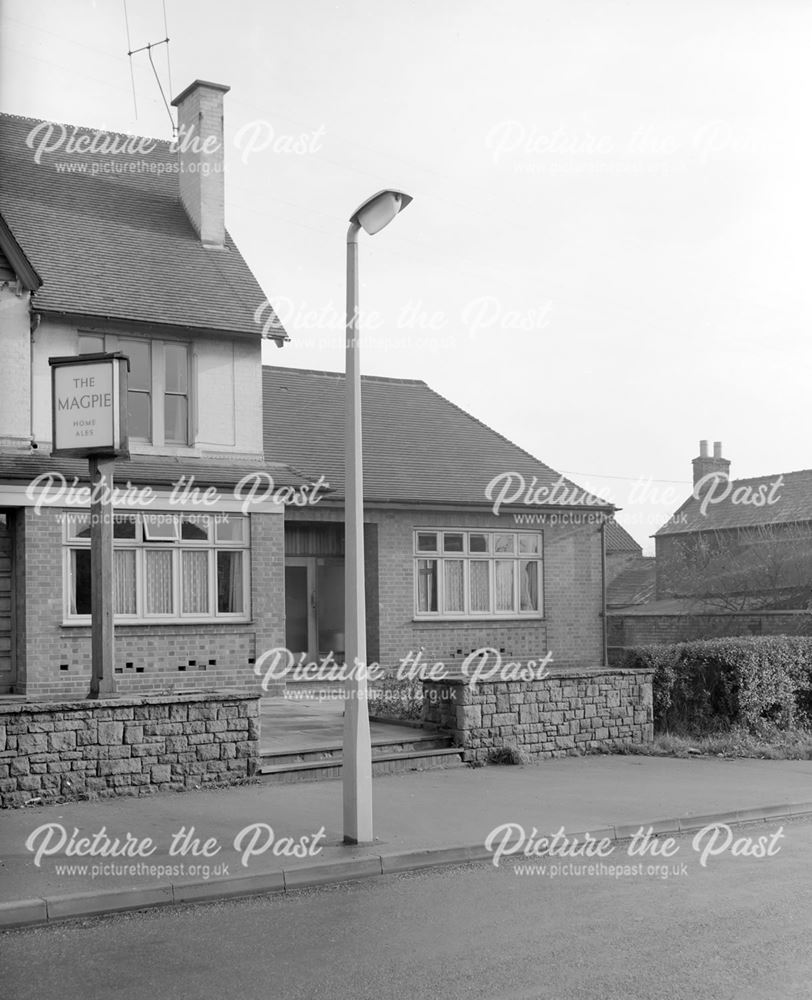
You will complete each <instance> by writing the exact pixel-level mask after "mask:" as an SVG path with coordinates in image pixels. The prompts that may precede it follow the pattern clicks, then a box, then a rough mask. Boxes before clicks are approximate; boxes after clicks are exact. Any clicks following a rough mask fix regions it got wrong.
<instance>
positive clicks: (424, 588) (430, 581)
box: [417, 559, 437, 611]
mask: <svg viewBox="0 0 812 1000" xmlns="http://www.w3.org/2000/svg"><path fill="white" fill-rule="evenodd" d="M417 610H418V611H436V610H437V560H436V559H418V560H417Z"/></svg>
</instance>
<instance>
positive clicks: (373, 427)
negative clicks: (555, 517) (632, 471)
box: [263, 367, 612, 511]
mask: <svg viewBox="0 0 812 1000" xmlns="http://www.w3.org/2000/svg"><path fill="white" fill-rule="evenodd" d="M362 405H363V449H364V497H365V500H366V501H367V502H368V503H369V502H375V501H377V502H381V503H404V504H417V503H419V504H424V503H439V504H454V505H473V504H477V505H481V506H490V504H491V501H489V500H488V499H487V497H486V494H485V490H486V487H487V485H488V483H489V482H490V481H491V480H492V479H493V478H494V477H496V476H500V475H503V474H505V473H508V472H516V473H519V474H520V475H521V476H522V477H523V478H524V481H525V483H526V484H527V486H530V485H531V483H532V482H533V479H534V478H535V480H536V482H535V488H539V487H543V486H546V487H548V488H550V487H552V486H553V485H554V484H555V483H556V482H559V481H560V482H562V484H564V485H563V486H561V487H559V490H558V492H559V494H561V493H563V492H564V491H566V497H565V498H564V499H567V498H571V497H572V496H573V494H577V495H578V497H579V501H580V502H583V503H584V505H585V506H589V507H599V508H602V509H603V510H604V511H605V510H607V509H608V510H611V509H612V508H611V506H610V505H608V504H607V503H606V502H604V501H601V500H598V499H596V498H595V497H592V496H588V497H587V499H586V500H584V501H581V500H580V498H582V497H584V496H585V493H584V491H583V490H582V489H581V488H580V487H578V486H576V485H575V484H574V483H571V482H570V481H569V480H564V479H562V477H560V476H559V474H558V473H557V472H555V471H553V469H551V468H550V467H549V466H547V465H545V464H544V463H543V462H540V461H539V460H538V459H536V458H534V457H533V456H532V455H529V454H528V453H527V452H526V451H523V450H522V449H521V448H519V447H517V446H516V445H515V444H512V443H511V442H510V441H508V440H507V438H504V437H502V435H501V434H498V433H497V432H496V431H494V430H491V428H490V427H486V426H485V424H483V423H480V421H479V420H477V419H476V418H475V417H472V416H471V415H470V414H468V413H466V412H465V411H464V410H461V409H460V408H459V407H458V406H455V405H454V404H453V403H451V402H449V401H448V400H447V399H444V398H443V397H442V396H440V395H439V394H438V393H436V392H434V391H433V390H432V389H430V388H429V387H428V386H427V385H426V384H425V382H420V381H410V380H406V379H392V378H377V377H365V378H364V379H363V380H362ZM263 419H264V437H265V455H266V457H267V458H268V459H273V460H274V461H281V462H288V463H290V464H292V465H294V466H295V467H296V468H298V469H301V470H303V471H304V472H305V473H307V475H309V476H311V477H313V478H318V476H320V475H323V476H325V477H326V479H327V481H328V482H329V483H330V486H331V487H332V488H333V489H334V490H335V491H336V495H338V496H341V495H343V488H344V486H343V480H344V376H343V375H342V374H336V373H334V372H321V371H306V370H302V369H298V368H276V367H265V368H263ZM518 481H519V480H518V479H517V480H516V482H518ZM579 501H576V503H570V504H569V506H577V505H578V502H579ZM514 506H524V508H525V510H527V509H528V506H527V505H526V504H523V503H522V502H521V501H517V504H516V505H514ZM550 506H568V504H567V503H566V502H562V501H561V500H559V501H558V502H553V503H551V504H550ZM535 509H539V508H538V507H536V508H535Z"/></svg>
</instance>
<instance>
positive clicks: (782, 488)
mask: <svg viewBox="0 0 812 1000" xmlns="http://www.w3.org/2000/svg"><path fill="white" fill-rule="evenodd" d="M692 465H693V491H692V493H691V495H690V496H689V497H688V499H687V500H686V501H685V502H684V503H683V504H682V505H681V506H680V507H679V508H678V510H676V511H675V512H674V514H673V515H672V516H671V518H669V520H668V522H667V523H666V524H665V525H663V527H661V528H660V529H659V531H657V533H656V534H655V536H654V541H655V546H656V559H655V565H656V593H655V595H654V597H655V599H654V600H651V601H649V602H641V603H639V604H638V605H637V606H634V605H633V604H632V603H630V604H628V605H626V606H624V607H623V608H620V607H618V606H614V607H613V609H612V614H611V615H610V616H609V643H608V644H609V657H610V660H611V661H612V662H613V663H620V662H621V660H622V656H623V651H624V650H625V649H626V648H628V647H630V646H636V645H646V644H650V643H663V642H684V641H688V640H691V639H703V638H716V637H721V636H734V635H780V634H787V635H810V634H812V470H802V471H799V472H784V473H776V474H774V475H769V476H756V477H753V478H749V479H736V480H733V479H731V478H730V461H729V460H728V459H726V458H725V457H724V456H723V455H722V444H721V442H720V441H716V442H714V445H713V452H711V451H710V449H709V447H708V442H707V441H700V443H699V455H698V456H697V457H696V458H695V459H693V463H692ZM610 590H611V587H610Z"/></svg>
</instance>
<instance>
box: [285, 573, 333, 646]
mask: <svg viewBox="0 0 812 1000" xmlns="http://www.w3.org/2000/svg"><path fill="white" fill-rule="evenodd" d="M285 622H286V625H285V644H286V646H287V648H288V649H289V650H290V651H291V653H293V655H294V656H295V657H296V659H297V660H298V658H299V657H300V656H301V655H302V654H304V655H305V658H306V660H307V662H312V663H315V662H318V661H319V660H320V659H322V658H323V657H325V656H327V654H328V653H332V654H333V657H334V659H335V660H336V661H338V662H341V660H342V659H343V657H344V560H343V559H329V558H324V559H321V558H318V557H316V556H298V557H288V558H287V559H286V560H285Z"/></svg>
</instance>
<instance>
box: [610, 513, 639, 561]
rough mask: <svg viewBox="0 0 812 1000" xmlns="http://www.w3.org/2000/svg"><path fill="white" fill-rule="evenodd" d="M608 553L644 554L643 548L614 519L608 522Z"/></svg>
mask: <svg viewBox="0 0 812 1000" xmlns="http://www.w3.org/2000/svg"><path fill="white" fill-rule="evenodd" d="M606 551H607V552H637V553H638V554H642V552H643V546H642V545H640V544H639V543H638V542H636V541H635V540H634V539H633V538H632V536H631V535H630V534H629V532H628V531H626V529H625V528H623V527H622V526H621V525H619V524H618V523H617V521H616V520H615V519H614V518H611V519H610V520H608V521H607V522H606Z"/></svg>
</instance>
